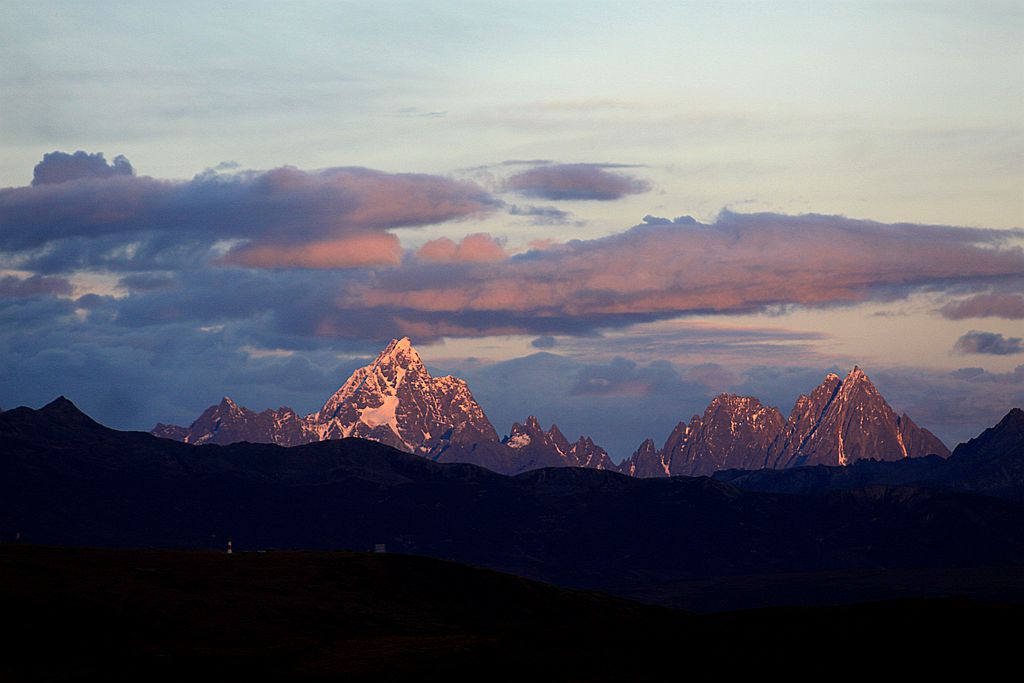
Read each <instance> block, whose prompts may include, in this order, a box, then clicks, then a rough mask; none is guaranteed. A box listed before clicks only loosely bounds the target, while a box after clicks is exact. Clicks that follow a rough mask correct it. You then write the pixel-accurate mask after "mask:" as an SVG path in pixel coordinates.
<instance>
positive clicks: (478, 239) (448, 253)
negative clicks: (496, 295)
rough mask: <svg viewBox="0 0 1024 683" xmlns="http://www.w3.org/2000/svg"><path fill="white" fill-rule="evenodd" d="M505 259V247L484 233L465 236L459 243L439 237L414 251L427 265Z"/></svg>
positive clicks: (506, 255) (486, 261)
mask: <svg viewBox="0 0 1024 683" xmlns="http://www.w3.org/2000/svg"><path fill="white" fill-rule="evenodd" d="M507 257H508V254H506V253H505V247H503V246H502V245H501V243H500V242H498V240H496V239H494V238H493V237H491V236H490V235H488V234H487V233H485V232H477V233H473V234H472V235H466V236H465V237H463V238H462V240H461V241H460V242H453V241H452V240H450V239H448V238H447V237H441V238H439V239H436V240H431V241H430V242H427V243H426V244H424V245H423V246H422V247H420V248H419V249H418V250H417V251H416V258H418V259H419V260H421V261H426V262H429V263H488V262H492V261H501V260H504V259H505V258H507Z"/></svg>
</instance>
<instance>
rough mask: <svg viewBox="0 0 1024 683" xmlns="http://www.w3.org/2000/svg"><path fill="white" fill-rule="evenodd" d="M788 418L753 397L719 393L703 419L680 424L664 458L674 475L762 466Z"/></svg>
mask: <svg viewBox="0 0 1024 683" xmlns="http://www.w3.org/2000/svg"><path fill="white" fill-rule="evenodd" d="M784 425H785V419H784V418H783V417H782V414H781V413H780V412H779V411H778V409H777V408H773V407H770V406H765V405H762V403H761V402H760V401H759V400H758V399H756V398H754V397H753V396H737V395H735V394H719V395H718V396H716V397H715V398H714V399H713V400H712V401H711V403H710V404H709V405H708V407H707V409H706V410H705V411H704V415H702V416H701V417H700V418H699V419H693V420H691V421H690V424H689V425H687V426H686V427H685V428H684V429H682V430H680V429H679V427H678V426H677V427H676V430H675V431H674V432H673V434H672V436H670V437H669V440H668V442H666V444H665V449H664V453H663V456H662V459H663V460H664V461H665V462H666V464H667V465H668V467H669V471H670V473H671V474H673V475H686V476H706V475H710V474H712V473H714V472H716V471H718V470H725V469H760V468H762V467H764V466H765V459H766V457H767V454H768V450H769V448H770V446H771V444H772V443H774V442H775V440H776V439H777V438H778V437H779V434H780V433H781V432H782V429H783V427H784Z"/></svg>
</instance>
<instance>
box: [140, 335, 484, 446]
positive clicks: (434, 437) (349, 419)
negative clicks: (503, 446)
mask: <svg viewBox="0 0 1024 683" xmlns="http://www.w3.org/2000/svg"><path fill="white" fill-rule="evenodd" d="M153 433H154V434H157V435H158V436H164V437H167V438H174V439H178V440H182V441H187V442H189V443H220V444H226V443H234V442H235V441H252V442H261V443H277V444H279V445H282V446H295V445H299V444H303V443H309V442H311V441H320V440H324V439H337V438H344V437H348V436H358V437H362V438H367V439H373V440H375V441H380V442H382V443H386V444H388V445H390V446H394V447H396V448H401V449H402V450H407V451H415V452H426V451H427V450H429V449H430V448H431V447H432V446H436V444H437V443H438V442H439V441H441V440H446V439H447V440H453V441H460V442H480V441H494V442H497V440H498V435H497V433H496V432H495V431H494V427H493V426H491V423H490V422H489V421H488V420H487V416H486V415H484V412H483V410H482V409H481V408H480V406H479V404H477V402H476V401H475V400H474V398H473V395H472V393H471V392H470V391H469V387H468V386H467V385H466V383H465V382H464V381H463V380H461V379H458V378H456V377H450V376H449V377H431V375H430V373H429V372H428V371H427V369H426V367H425V366H424V365H423V361H422V359H421V358H420V355H419V353H417V351H416V349H415V348H414V347H413V345H412V343H411V342H410V341H409V338H408V337H402V338H401V339H394V340H392V341H391V342H390V343H389V344H388V345H387V346H386V347H385V348H384V350H383V351H381V352H380V353H379V354H378V355H377V357H376V358H375V359H374V360H373V362H371V363H370V364H369V365H366V366H364V367H362V368H359V369H358V370H356V371H355V372H353V373H352V375H351V376H350V377H349V378H348V379H347V380H346V381H345V383H344V384H343V385H342V386H341V388H339V389H338V390H337V391H336V392H335V393H334V394H333V395H332V396H331V397H330V398H329V399H328V400H327V401H326V402H325V403H324V405H323V407H322V408H321V409H320V410H319V411H317V412H315V413H312V414H310V415H306V416H305V417H300V416H299V415H296V414H295V412H294V411H293V410H291V409H290V408H285V407H282V408H279V409H278V410H277V411H273V410H265V411H263V412H262V413H258V414H257V413H254V412H253V411H251V410H248V409H246V408H243V407H240V406H238V405H237V404H236V403H235V402H234V401H232V400H231V399H230V398H228V397H224V399H223V400H221V402H220V403H219V404H217V405H215V406H211V407H210V408H208V409H207V410H206V411H204V412H203V414H202V415H200V416H199V419H197V420H196V421H195V422H193V423H192V425H191V426H190V427H188V428H187V429H186V428H184V427H176V426H174V425H158V427H157V428H155V429H154V430H153Z"/></svg>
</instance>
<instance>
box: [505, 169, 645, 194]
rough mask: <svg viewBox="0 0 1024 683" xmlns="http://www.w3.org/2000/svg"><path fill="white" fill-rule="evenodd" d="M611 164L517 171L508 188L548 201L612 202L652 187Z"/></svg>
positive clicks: (506, 185) (508, 183)
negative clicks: (610, 169)
mask: <svg viewBox="0 0 1024 683" xmlns="http://www.w3.org/2000/svg"><path fill="white" fill-rule="evenodd" d="M607 166H608V165H607V164H550V165H545V166H538V167H536V168H531V169H528V170H526V171H521V172H519V173H516V174H514V175H512V176H511V177H509V178H508V179H506V180H505V182H504V189H506V190H509V191H512V192H517V193H519V194H522V195H525V196H527V197H536V198H539V199H547V200H570V199H593V200H601V201H610V200H613V199H621V198H622V197H625V196H626V195H631V194H639V193H641V192H647V191H648V190H650V189H651V186H650V183H648V182H646V181H643V180H638V179H636V178H631V177H629V176H626V175H622V174H619V173H612V172H610V171H607V170H605V169H606V168H607Z"/></svg>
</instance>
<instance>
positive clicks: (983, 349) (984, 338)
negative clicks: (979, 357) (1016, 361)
mask: <svg viewBox="0 0 1024 683" xmlns="http://www.w3.org/2000/svg"><path fill="white" fill-rule="evenodd" d="M953 353H957V354H975V353H982V354H987V355H995V356H1010V355H1013V354H1017V353H1024V339H1021V338H1020V337H1004V336H1003V335H1002V334H999V333H998V332H978V331H977V330H971V331H970V332H968V333H967V334H965V335H964V336H962V337H960V338H959V339H957V340H956V343H955V344H954V345H953Z"/></svg>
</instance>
